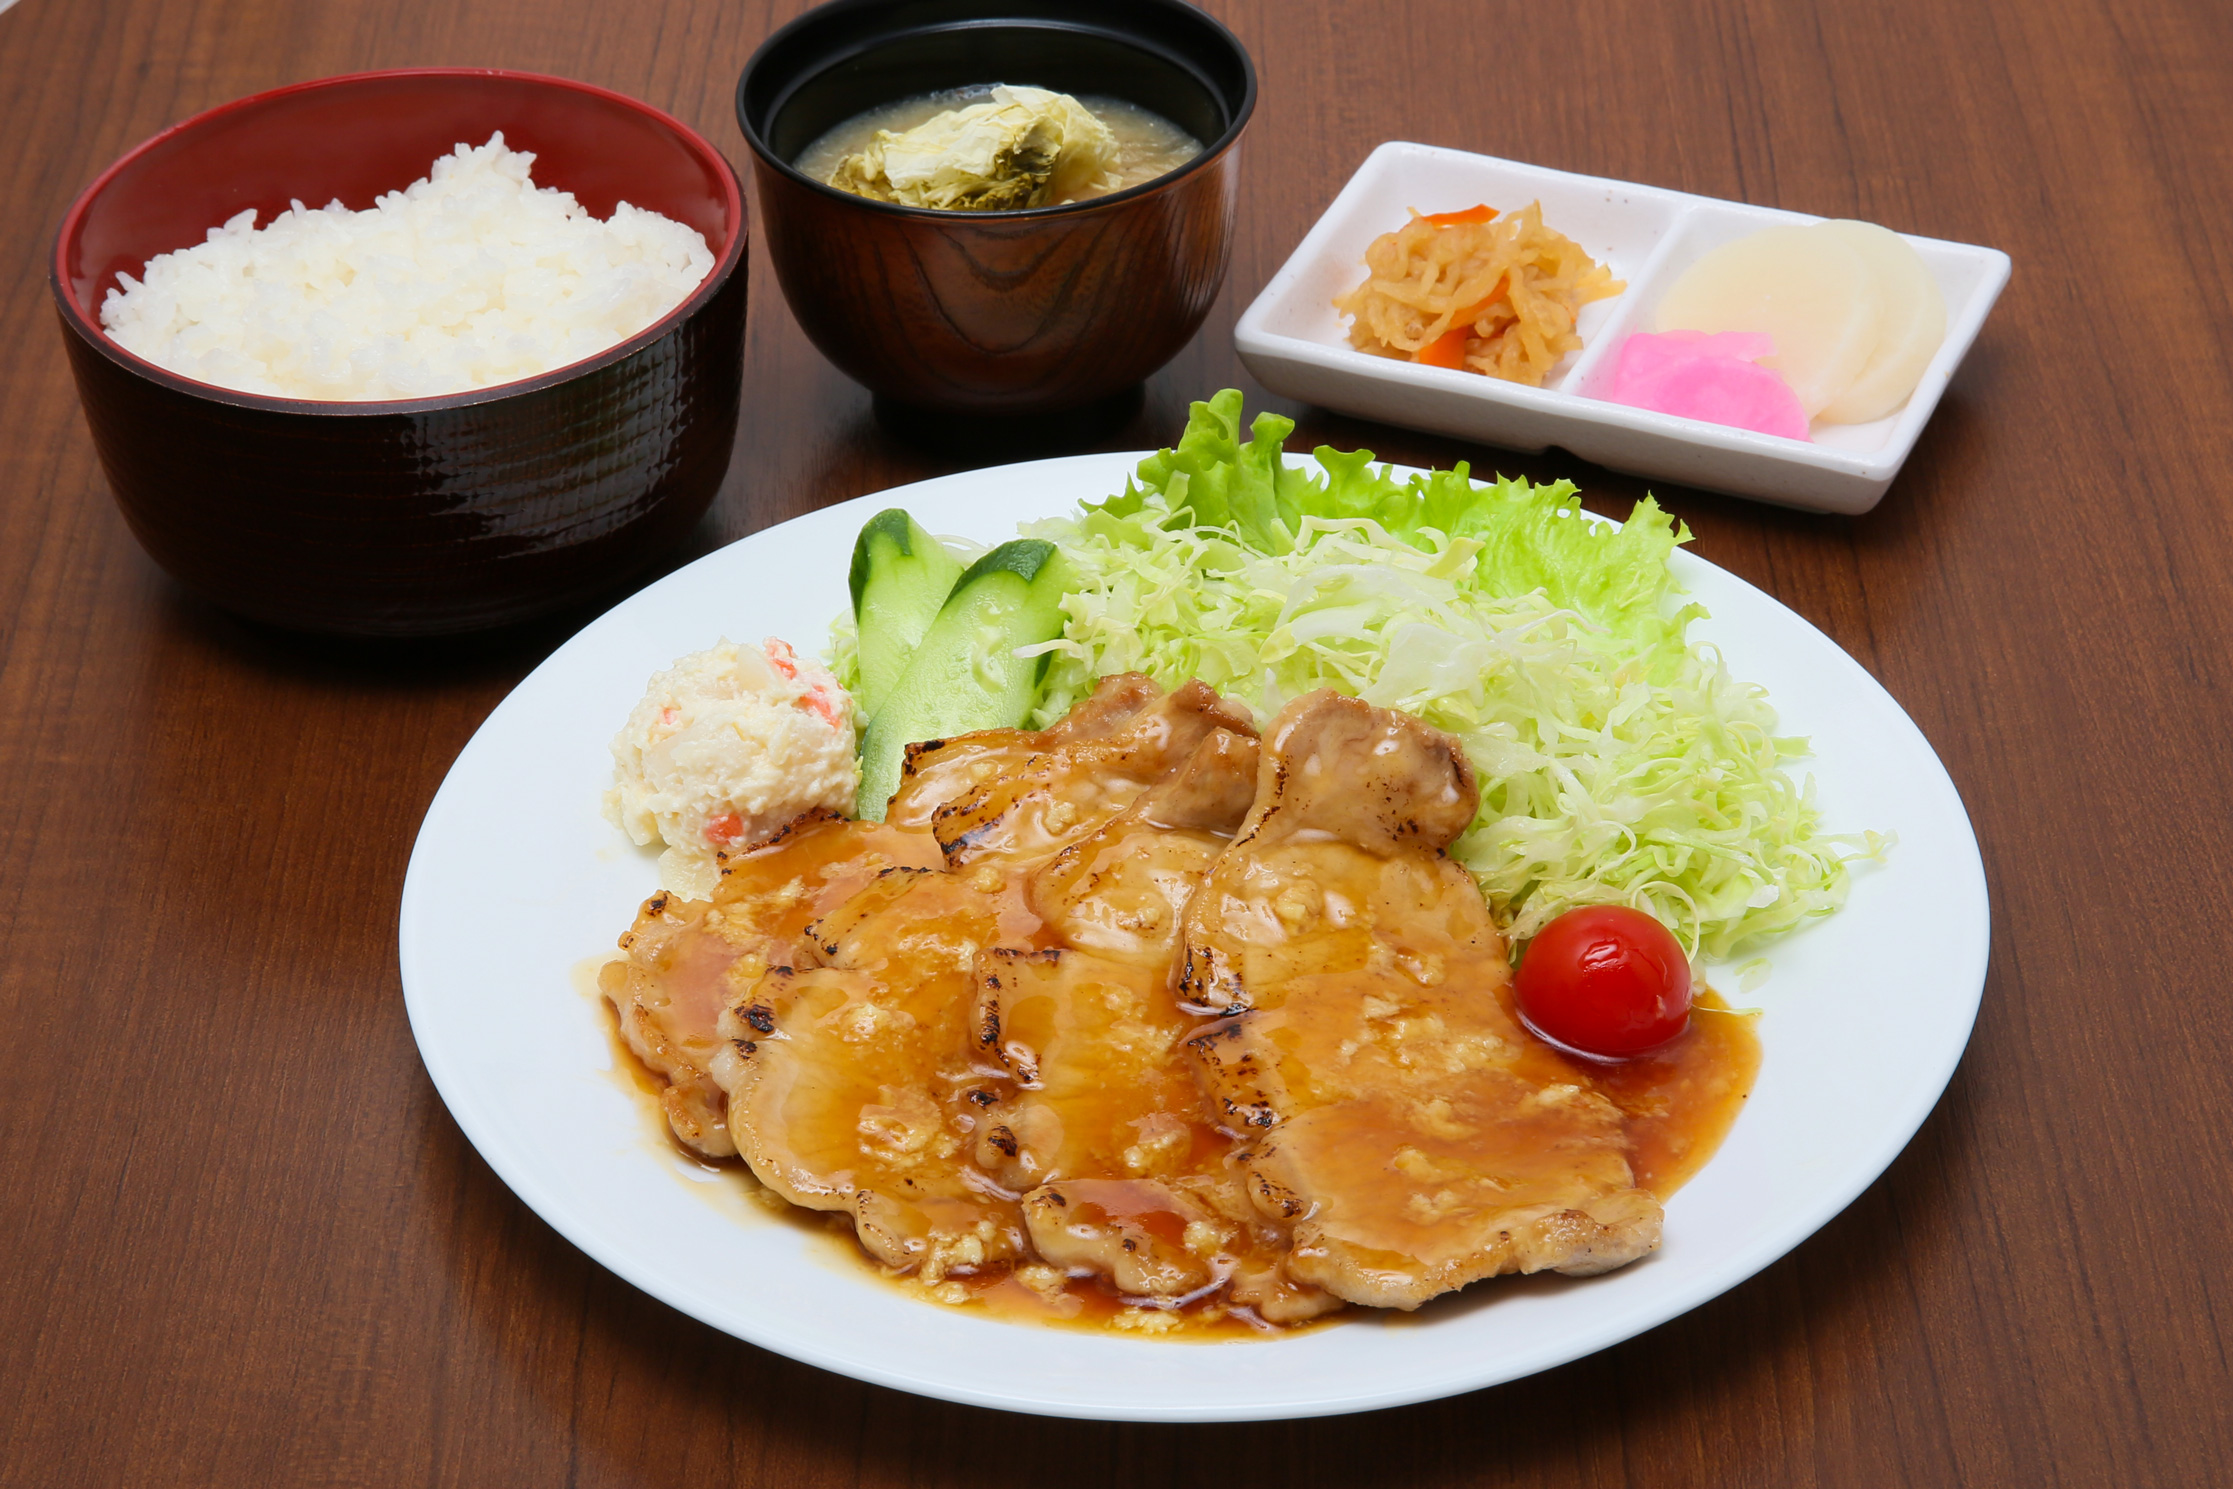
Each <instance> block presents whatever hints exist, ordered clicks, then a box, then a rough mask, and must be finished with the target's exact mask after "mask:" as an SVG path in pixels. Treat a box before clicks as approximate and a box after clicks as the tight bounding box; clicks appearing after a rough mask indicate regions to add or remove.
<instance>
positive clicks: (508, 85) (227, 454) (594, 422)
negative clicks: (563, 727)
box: [52, 68, 746, 636]
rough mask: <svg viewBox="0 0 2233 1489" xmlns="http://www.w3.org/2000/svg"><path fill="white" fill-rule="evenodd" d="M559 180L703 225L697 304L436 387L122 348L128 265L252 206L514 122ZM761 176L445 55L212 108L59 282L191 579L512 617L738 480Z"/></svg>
mask: <svg viewBox="0 0 2233 1489" xmlns="http://www.w3.org/2000/svg"><path fill="white" fill-rule="evenodd" d="M499 129H500V130H502V131H503V132H504V137H505V142H506V143H507V144H508V145H510V146H511V147H512V148H513V149H516V150H530V151H533V152H534V153H535V157H536V158H535V167H534V169H535V180H536V183H537V184H538V185H542V186H556V187H561V188H563V189H565V190H568V191H571V192H573V193H574V195H575V197H576V198H577V199H578V200H579V201H580V202H581V203H582V205H583V206H585V207H587V208H588V209H589V210H590V211H591V212H593V213H595V214H596V215H598V216H600V217H603V216H606V215H608V214H609V213H610V212H611V211H612V209H613V206H614V204H615V203H616V202H618V201H621V200H626V201H628V202H630V203H633V204H634V205H636V206H638V207H643V208H648V209H650V210H652V211H656V212H659V213H662V214H664V215H665V216H668V217H671V218H673V219H675V220H676V221H678V222H682V223H685V224H687V225H689V226H690V227H693V228H695V229H697V230H698V231H699V232H700V233H702V234H704V235H705V238H706V242H707V244H708V246H709V247H711V248H712V250H713V253H714V269H713V272H712V273H711V274H710V275H708V276H707V278H706V280H705V282H704V283H703V284H701V285H700V286H699V287H698V288H697V290H695V291H694V292H693V293H692V294H691V295H690V297H689V298H688V299H686V300H684V301H683V303H682V304H681V305H679V306H677V307H676V308H675V309H674V310H673V311H672V312H670V313H669V314H668V315H666V316H665V317H664V318H662V319H661V320H659V321H658V322H656V323H654V324H653V325H651V326H649V327H647V328H646V329H644V330H643V331H641V332H639V333H638V334H637V335H635V336H633V337H631V338H629V339H628V340H627V341H625V342H622V343H621V344H620V345H618V346H615V347H612V348H610V349H609V350H607V351H605V352H602V353H600V354H599V355H597V356H595V357H591V358H589V359H588V360H586V361H582V362H577V363H574V364H573V365H571V366H568V367H563V368H560V369H558V370H556V371H553V372H549V373H545V374H543V375H541V376H539V377H534V378H528V379H525V380H523V381H520V382H513V383H505V384H502V385H500V386H498V387H493V388H484V389H478V390H475V391H473V392H467V393H456V394H450V395H447V396H444V397H438V398H414V399H407V400H389V401H378V402H362V403H333V402H311V401H305V400H298V399H288V398H273V397H265V396H262V395H260V394H254V393H240V392H235V391H232V390H230V389H226V388H219V387H213V386H211V385H209V384H207V383H201V382H196V381H193V380H191V379H189V378H183V377H179V376H177V375H176V374H173V373H170V372H166V371H164V370H163V369H161V368H159V367H156V366H155V365H153V364H152V363H150V362H147V361H145V360H143V359H141V358H139V357H136V356H134V355H133V354H131V353H130V352H127V351H125V350H124V349H123V348H122V347H120V346H118V345H117V344H116V343H114V342H113V341H111V340H110V339H109V338H108V337H107V336H106V335H105V334H103V332H102V331H101V329H100V320H99V311H100V302H101V300H102V298H103V297H104V295H105V293H106V291H107V290H108V289H109V288H110V287H112V286H114V285H115V283H116V274H117V272H118V271H119V270H122V271H124V272H126V273H130V274H133V275H134V276H135V277H136V276H137V275H138V273H139V272H140V269H141V266H142V265H143V264H144V263H145V262H146V260H147V259H149V258H150V257H152V256H154V255H155V254H158V253H165V252H169V251H171V250H173V249H177V248H183V247H186V246H188V245H191V244H194V243H199V242H201V241H202V239H203V236H204V234H205V233H206V231H207V230H208V229H209V228H211V227H213V226H215V225H217V224H219V223H222V222H224V221H225V220H226V219H227V218H230V217H232V216H233V215H234V214H235V213H237V212H239V211H241V210H242V209H244V208H247V207H254V208H256V209H257V213H258V218H259V220H261V221H269V220H270V218H271V217H272V216H273V215H275V214H276V213H278V212H279V211H282V210H284V209H285V208H286V207H287V205H288V203H289V201H290V199H300V200H302V201H305V202H309V203H312V204H323V203H325V202H328V201H331V200H333V199H335V198H339V199H340V200H341V201H342V202H343V203H344V204H345V205H347V206H349V207H352V208H358V209H361V208H365V207H369V206H371V205H372V203H373V200H374V198H376V197H377V196H379V195H380V194H382V193H383V192H387V191H393V190H397V189H400V188H401V187H403V186H406V185H408V184H410V183H411V182H412V181H414V180H417V179H418V178H419V177H421V176H424V175H425V174H426V172H427V167H428V165H429V164H430V163H431V162H432V161H433V160H434V159H435V157H437V156H438V155H441V154H444V153H446V152H448V151H449V150H450V149H452V148H453V147H454V146H455V145H457V144H458V143H460V142H466V141H469V142H471V143H473V144H480V143H482V142H483V141H485V140H486V139H487V138H488V137H489V135H490V134H491V133H493V132H495V131H496V130H499ZM745 246H746V233H745V211H744V198H743V192H742V189H741V188H740V186H739V183H738V181H737V176H736V172H735V171H734V170H733V169H732V168H731V167H730V165H729V163H728V162H727V161H726V160H725V159H723V158H722V156H721V154H720V152H719V151H717V150H716V149H714V147H713V146H712V145H710V144H709V143H707V142H706V141H705V140H704V139H703V138H702V137H700V136H699V135H698V134H697V133H695V132H694V131H692V130H691V129H689V128H688V127H687V126H685V125H683V124H682V123H680V122H679V121H677V120H675V119H672V118H670V117H668V116H667V115H666V114H663V113H661V112H659V111H658V110H656V109H653V108H651V107H649V106H648V105H645V104H642V103H639V102H637V101H635V100H633V99H630V98H626V97H623V96H622V95H620V94H617V93H611V92H607V91H606V90H604V89H602V88H594V87H591V86H589V85H588V84H584V83H575V82H569V81H566V80H564V79H560V78H547V77H537V76H533V75H530V74H525V73H508V72H492V71H487V70H482V69H466V68H441V69H423V70H411V71H401V72H378V73H362V74H357V75H354V76H350V77H338V78H326V79H322V80H320V81H317V82H311V83H302V84H298V85H295V86H293V87H289V88H281V89H278V90H277V91H275V92H271V93H263V94H258V95H256V96H255V97H252V98H245V99H241V100H239V101H237V102H234V103H229V104H226V105H223V106H222V107H219V108H216V109H212V110H210V111H209V112H208V113H205V114H200V115H197V116H196V117H194V118H192V119H189V120H187V121H186V122H184V123H183V124H179V125H176V126H174V127H173V128H171V129H169V130H166V131H165V132H164V133H162V134H159V135H157V136H155V138H153V139H151V140H149V141H147V142H146V143H145V144H142V145H141V146H139V147H138V148H137V149H135V150H133V151H132V152H131V153H130V154H128V155H126V156H125V157H124V158H123V159H121V160H119V161H118V162H117V163H116V164H115V165H113V166H111V167H109V169H108V170H107V171H105V172H103V173H102V175H101V176H100V178H99V179H98V180H96V181H95V182H94V183H93V184H92V185H91V186H89V187H87V188H86V190H85V192H84V193H83V194H82V195H81V196H80V197H79V198H78V199H77V201H76V202H75V203H73V204H72V205H71V207H70V210H69V213H68V215H67V216H65V217H64V219H63V222H62V228H61V231H60V233H59V234H58V235H57V237H56V240H55V246H54V264H53V277H52V286H53V290H54V296H55V301H56V305H57V307H58V308H59V310H60V312H61V319H62V328H63V334H64V340H65V341H66V342H67V343H68V346H69V353H70V363H71V368H72V370H73V371H74V372H75V374H76V376H77V384H78V394H79V397H80V399H81V400H82V401H83V403H84V406H85V415H86V422H87V423H88V424H89V425H90V426H91V428H92V432H93V442H94V445H95V447H96V448H97V449H98V451H99V452H100V457H101V464H102V466H103V468H104V469H105V470H106V471H107V473H108V479H109V484H110V487H111V488H112V489H113V490H114V492H115V494H116V500H117V505H118V506H120V507H121V508H122V509H123V512H124V517H125V520H126V521H127V522H128V523H129V524H130V525H131V528H132V531H133V533H134V534H136V535H137V536H138V538H139V540H140V542H141V543H142V544H143V545H144V546H145V547H146V549H147V551H148V553H149V554H150V555H152V556H153V557H154V559H155V561H156V562H157V563H158V564H160V565H162V566H163V568H165V569H167V570H168V571H170V573H171V574H172V575H173V576H174V577H176V578H177V579H178V581H179V582H180V583H182V584H184V585H185V586H186V587H187V588H188V589H190V590H193V591H194V592H195V593H197V594H199V595H202V596H203V597H205V598H207V599H208V600H210V601H212V602H214V603H215V604H218V605H220V606H223V607H224V608H226V609H228V610H232V611H235V612H237V613H239V614H241V615H244V616H248V617H250V618H252V619H255V620H259V621H265V622H269V623H271V624H275V625H279V626H284V627H288V628H291V629H296V630H304V631H319V632H328V633H334V634H344V635H357V636H431V635H442V634H455V633H459V632H465V631H474V630H481V629H485V628H488V627H492V626H499V625H504V624H507V623H510V622H514V621H520V620H525V619H528V618H530V617H533V616H536V615H540V614H543V613H546V612H548V611H551V610H555V609H558V608H561V607H563V606H566V605H569V604H573V603H576V602H579V601H582V600H587V599H591V598H593V597H595V596H597V595H599V594H601V593H604V592H607V591H610V590H612V589H614V588H616V587H618V586H620V585H623V584H625V583H627V582H628V581H629V580H631V579H633V578H635V577H638V576H640V575H642V574H643V573H644V572H646V571H647V570H648V569H650V568H651V567H652V566H653V565H654V564H656V563H657V562H658V561H659V559H660V558H661V557H662V556H663V555H664V554H665V553H667V552H669V551H671V550H672V549H673V548H674V547H675V546H676V545H677V544H678V543H679V542H680V541H681V540H682V539H683V538H684V537H685V536H686V535H687V534H688V533H689V531H690V530H691V528H692V527H693V526H694V525H695V524H696V522H697V520H698V519H699V517H700V516H702V515H703V514H704V512H705V510H706V507H707V506H708V504H709V503H711V502H712V500H713V497H714V493H715V491H716V490H717V489H718V488H719V486H720V484H721V478H722V476H723V475H724V473H725V472H726V471H727V469H728V465H729V456H730V452H731V449H732V447H733V446H734V444H735V440H736V424H737V409H738V402H739V399H740V396H741V393H742V380H743V355H744V311H745V280H746V276H745V275H744V274H742V273H740V272H739V270H740V268H741V267H742V265H743V263H744V258H745Z"/></svg>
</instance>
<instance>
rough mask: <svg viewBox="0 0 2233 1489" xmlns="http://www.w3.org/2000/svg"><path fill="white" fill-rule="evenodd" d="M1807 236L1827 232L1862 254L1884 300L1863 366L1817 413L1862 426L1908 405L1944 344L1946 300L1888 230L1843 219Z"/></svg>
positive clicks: (1918, 260)
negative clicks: (1872, 345) (1880, 319)
mask: <svg viewBox="0 0 2233 1489" xmlns="http://www.w3.org/2000/svg"><path fill="white" fill-rule="evenodd" d="M1811 231H1813V232H1817V233H1827V234H1829V235H1830V236H1831V237H1834V238H1837V239H1839V240H1841V241H1842V242H1844V243H1845V244H1846V245H1847V246H1848V247H1850V248H1851V249H1852V250H1853V251H1854V252H1855V253H1858V254H1859V255H1861V257H1862V259H1863V260H1864V261H1865V262H1866V263H1867V264H1868V266H1869V272H1870V273H1872V274H1874V275H1875V276H1876V284H1877V288H1878V289H1879V290H1881V291H1882V292H1883V295H1884V323H1883V329H1882V332H1881V333H1880V335H1879V336H1878V338H1877V343H1876V350H1875V351H1873V352H1871V353H1870V354H1869V361H1868V365H1867V366H1866V367H1863V368H1862V369H1861V375H1860V376H1859V377H1856V378H1855V379H1854V380H1853V386H1851V387H1850V388H1847V389H1846V390H1845V391H1844V392H1843V393H1840V394H1839V395H1838V396H1837V397H1835V398H1833V399H1831V400H1830V401H1829V403H1827V404H1825V405H1824V406H1823V409H1822V422H1823V423H1825V424H1866V423H1868V422H1869V421H1870V420H1872V419H1881V418H1883V417H1884V416H1885V415H1886V414H1888V413H1890V412H1891V411H1892V410H1894V409H1896V408H1898V407H1899V406H1900V405H1901V404H1903V403H1905V402H1907V395H1908V394H1910V393H1912V392H1914V391H1915V385H1916V384H1917V383H1919V382H1921V381H1922V380H1923V369H1924V368H1926V367H1928V366H1930V365H1931V358H1932V357H1934V356H1936V355H1938V347H1939V343H1940V342H1942V341H1944V340H1945V339H1946V297H1945V296H1944V295H1941V294H1940V293H1939V292H1938V281H1937V280H1935V279H1933V278H1932V277H1931V271H1930V267H1929V265H1927V264H1925V263H1924V262H1923V256H1922V255H1921V254H1919V253H1917V252H1916V251H1915V250H1914V249H1913V248H1910V247H1909V246H1908V244H1907V240H1906V239H1904V238H1902V237H1901V236H1900V235H1899V234H1898V233H1895V232H1893V231H1892V230H1891V229H1890V228H1884V227H1878V226H1877V225H1876V224H1875V223H1873V222H1853V221H1850V220H1846V221H1837V222H1821V223H1816V224H1815V225H1814V227H1813V228H1812V229H1811Z"/></svg>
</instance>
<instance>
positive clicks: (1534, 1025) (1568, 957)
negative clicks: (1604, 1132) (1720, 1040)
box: [1513, 905, 1690, 1060]
mask: <svg viewBox="0 0 2233 1489" xmlns="http://www.w3.org/2000/svg"><path fill="white" fill-rule="evenodd" d="M1513 991H1514V993H1515V994H1516V995H1517V996H1518V998H1519V1003H1520V1017H1521V1018H1523V1019H1525V1020H1526V1021H1527V1025H1528V1027H1529V1028H1531V1029H1533V1030H1534V1031H1535V1032H1536V1033H1538V1034H1540V1035H1542V1036H1543V1037H1544V1038H1546V1039H1549V1040H1550V1041H1551V1042H1553V1043H1554V1044H1563V1045H1565V1046H1566V1047H1567V1048H1569V1049H1573V1050H1579V1051H1581V1052H1582V1053H1583V1054H1585V1055H1597V1056H1599V1057H1601V1058H1604V1059H1612V1060H1619V1059H1625V1058H1627V1057H1628V1056H1630V1055H1642V1054H1648V1053H1650V1052H1651V1051H1653V1050H1655V1049H1658V1048H1659V1047H1660V1046H1661V1045H1663V1044H1665V1043H1667V1042H1668V1041H1669V1040H1671V1039H1673V1038H1674V1037H1675V1036H1676V1035H1678V1034H1680V1033H1682V1031H1683V1030H1684V1028H1685V1027H1687V1026H1688V1025H1689V1023H1690V959H1689V958H1688V957H1686V956H1684V955H1683V949H1682V943H1681V942H1680V941H1677V940H1676V939H1675V937H1674V933H1673V932H1671V931H1669V930H1668V929H1667V927H1665V926H1663V925H1661V924H1660V923H1659V922H1658V921H1656V920H1654V919H1652V918H1651V917H1650V916H1649V915H1646V914H1644V913H1643V912H1642V911H1641V910H1631V909H1629V908H1628V907H1627V906H1625V905H1587V906H1584V907H1583V908H1581V909H1579V910H1569V911H1567V912H1566V913H1565V914H1564V915H1561V916H1560V917H1558V919H1556V920H1554V921H1552V922H1551V923H1550V924H1549V925H1547V926H1545V927H1543V929H1542V930H1541V931H1540V932H1538V933H1537V935H1536V937H1535V939H1534V940H1533V941H1530V942H1529V943H1528V945H1527V952H1526V954H1525V955H1524V956H1522V957H1521V959H1520V970H1519V972H1518V974H1517V975H1516V976H1515V977H1514V978H1513Z"/></svg>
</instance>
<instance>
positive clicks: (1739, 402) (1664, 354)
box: [1605, 331, 1808, 440]
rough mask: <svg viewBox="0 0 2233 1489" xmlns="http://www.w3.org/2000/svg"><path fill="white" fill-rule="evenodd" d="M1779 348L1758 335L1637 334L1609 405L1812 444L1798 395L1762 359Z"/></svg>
mask: <svg viewBox="0 0 2233 1489" xmlns="http://www.w3.org/2000/svg"><path fill="white" fill-rule="evenodd" d="M1773 355H1775V342H1774V341H1773V340H1772V339H1771V338H1770V337H1768V336H1765V335H1763V334H1761V333H1759V332H1756V331H1718V332H1708V331H1661V332H1651V331H1639V332H1637V333H1636V334H1634V335H1632V336H1630V337H1629V338H1628V339H1627V340H1626V341H1624V342H1622V343H1621V349H1620V360H1619V361H1618V362H1617V363H1616V364H1615V365H1614V368H1613V383H1612V387H1611V389H1610V390H1609V391H1608V392H1607V393H1606V395H1605V396H1606V398H1607V399H1608V400H1610V401H1611V402H1614V403H1625V404H1627V405H1629V406H1630V407H1632V408H1648V409H1652V410H1655V411H1656V412H1659V413H1663V414H1675V415H1677V416H1679V417H1681V418H1685V419H1703V420H1705V421H1706V422H1708V423H1712V424H1725V425H1728V426H1729V427H1731V428H1734V429H1750V430H1754V431H1755V432H1757V433H1760V434H1773V435H1778V436H1781V437H1782V438H1784V439H1798V440H1803V439H1806V438H1807V437H1808V436H1807V415H1806V410H1805V408H1804V407H1802V406H1801V405H1800V403H1799V395H1798V394H1796V393H1794V392H1792V391H1791V385H1790V384H1789V383H1787V382H1785V381H1784V380H1783V379H1782V378H1781V377H1779V376H1778V375H1777V374H1776V373H1775V372H1774V371H1773V370H1771V369H1769V368H1766V367H1762V366H1760V365H1759V359H1760V358H1763V357H1770V356H1773Z"/></svg>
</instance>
